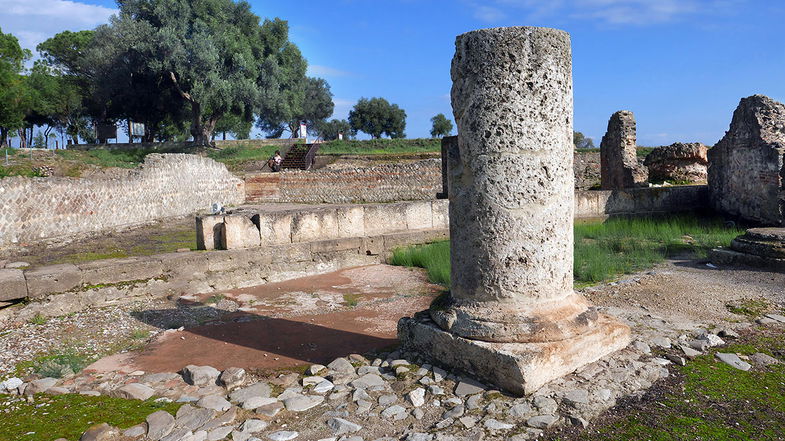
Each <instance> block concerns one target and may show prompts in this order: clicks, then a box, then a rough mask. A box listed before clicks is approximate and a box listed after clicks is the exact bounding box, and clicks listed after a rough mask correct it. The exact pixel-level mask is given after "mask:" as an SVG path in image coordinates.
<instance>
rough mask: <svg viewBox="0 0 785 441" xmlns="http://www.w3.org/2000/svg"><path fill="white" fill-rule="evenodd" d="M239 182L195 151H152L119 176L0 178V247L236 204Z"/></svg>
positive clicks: (242, 196)
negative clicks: (194, 152) (103, 177)
mask: <svg viewBox="0 0 785 441" xmlns="http://www.w3.org/2000/svg"><path fill="white" fill-rule="evenodd" d="M244 199H245V189H244V184H243V181H242V180H240V179H238V178H236V177H234V176H233V175H232V174H231V173H229V171H228V170H227V169H226V166H225V165H223V164H221V163H218V162H215V161H213V160H212V159H208V158H204V157H201V156H196V155H185V154H167V155H161V154H151V155H148V156H147V157H146V158H145V162H144V164H143V165H142V167H141V169H139V170H134V171H133V172H132V173H131V174H130V176H128V177H126V178H124V179H101V180H94V179H78V178H22V177H11V178H5V179H2V180H0V248H4V247H10V246H14V245H17V244H21V243H32V242H37V241H43V240H47V239H54V238H64V237H69V236H79V235H82V234H88V233H96V232H101V231H107V230H111V229H113V228H117V227H124V226H131V225H141V224H144V223H147V222H151V221H154V220H157V219H163V218H168V217H175V216H183V215H187V214H193V213H195V212H197V211H199V210H206V209H208V208H209V207H210V204H212V203H213V202H220V203H222V204H224V205H234V204H241V203H242V202H243V200H244Z"/></svg>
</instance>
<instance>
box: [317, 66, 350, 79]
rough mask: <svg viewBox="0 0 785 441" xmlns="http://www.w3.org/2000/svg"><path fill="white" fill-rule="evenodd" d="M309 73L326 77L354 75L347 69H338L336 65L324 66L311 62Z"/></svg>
mask: <svg viewBox="0 0 785 441" xmlns="http://www.w3.org/2000/svg"><path fill="white" fill-rule="evenodd" d="M307 74H308V75H309V76H317V77H326V78H329V77H348V76H351V75H352V73H351V72H348V71H345V70H340V69H336V68H334V67H329V66H322V65H319V64H310V65H308V72H307Z"/></svg>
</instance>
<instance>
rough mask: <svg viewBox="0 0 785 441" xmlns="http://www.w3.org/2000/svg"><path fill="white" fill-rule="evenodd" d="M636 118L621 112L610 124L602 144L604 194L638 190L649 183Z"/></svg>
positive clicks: (612, 116)
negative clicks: (641, 154)
mask: <svg viewBox="0 0 785 441" xmlns="http://www.w3.org/2000/svg"><path fill="white" fill-rule="evenodd" d="M637 148H638V146H637V139H636V125H635V115H634V114H633V113H632V112H630V111H629V110H619V111H618V112H616V113H614V114H613V115H611V118H610V119H609V120H608V130H607V131H606V132H605V136H603V137H602V142H600V177H601V186H602V189H603V190H622V189H625V188H632V187H635V186H636V185H637V184H642V183H644V182H646V179H648V173H647V170H646V169H645V168H644V167H641V166H640V164H639V163H638V152H637Z"/></svg>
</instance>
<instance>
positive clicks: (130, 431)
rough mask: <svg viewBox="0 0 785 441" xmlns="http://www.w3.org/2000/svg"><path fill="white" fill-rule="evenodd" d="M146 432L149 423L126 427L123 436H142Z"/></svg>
mask: <svg viewBox="0 0 785 441" xmlns="http://www.w3.org/2000/svg"><path fill="white" fill-rule="evenodd" d="M146 433H147V423H141V424H137V425H135V426H131V427H129V428H127V429H125V430H124V431H123V436H127V437H129V438H139V437H140V436H144V434H146Z"/></svg>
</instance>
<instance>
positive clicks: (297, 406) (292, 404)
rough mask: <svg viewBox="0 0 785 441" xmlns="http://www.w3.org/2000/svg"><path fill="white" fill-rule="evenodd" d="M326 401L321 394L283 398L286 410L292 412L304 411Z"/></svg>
mask: <svg viewBox="0 0 785 441" xmlns="http://www.w3.org/2000/svg"><path fill="white" fill-rule="evenodd" d="M323 401H324V397H323V396H321V395H295V396H293V397H290V398H287V399H285V400H283V404H284V406H286V410H288V411H291V412H304V411H306V410H308V409H310V408H312V407H316V406H318V405H320V404H322V402H323Z"/></svg>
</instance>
